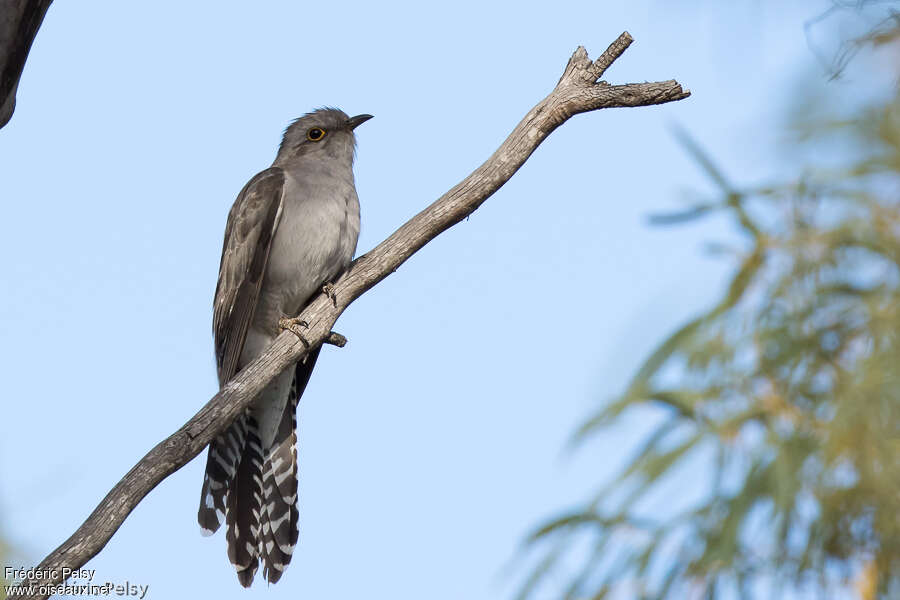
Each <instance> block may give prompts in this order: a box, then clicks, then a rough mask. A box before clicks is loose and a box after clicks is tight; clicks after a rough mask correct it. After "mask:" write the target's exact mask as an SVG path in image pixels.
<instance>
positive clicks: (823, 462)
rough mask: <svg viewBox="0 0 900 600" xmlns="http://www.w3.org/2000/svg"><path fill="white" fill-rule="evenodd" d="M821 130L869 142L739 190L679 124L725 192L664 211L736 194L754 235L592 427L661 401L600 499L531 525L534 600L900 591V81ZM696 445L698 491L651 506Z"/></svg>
mask: <svg viewBox="0 0 900 600" xmlns="http://www.w3.org/2000/svg"><path fill="white" fill-rule="evenodd" d="M886 35H887V34H886V33H885V32H883V31H879V32H878V36H879V37H878V40H877V41H878V42H879V43H884V38H885V36H886ZM894 39H896V34H895V38H894ZM804 130H805V132H806V137H807V138H808V140H809V141H812V142H814V143H818V144H834V143H835V142H837V144H838V145H837V146H836V147H838V148H843V149H847V148H857V149H859V151H858V152H857V153H856V155H855V156H849V157H848V156H846V155H847V154H849V152H846V151H845V152H843V154H845V158H844V161H843V162H842V163H840V164H839V165H838V166H835V165H834V164H830V165H829V166H828V168H824V167H822V168H816V167H817V165H815V164H813V165H811V166H810V167H809V168H808V169H806V170H805V172H804V173H803V174H802V175H801V176H798V177H797V178H796V179H795V180H793V181H789V182H786V183H782V184H777V185H768V186H764V187H758V188H754V189H747V190H739V189H737V188H735V187H733V186H732V184H731V183H729V181H728V179H727V178H726V177H725V176H724V175H723V174H722V173H721V172H720V171H719V170H718V168H717V167H716V166H715V162H714V161H713V160H712V159H711V158H709V157H708V156H707V155H706V154H705V153H704V152H703V151H702V150H701V149H700V148H699V146H697V144H695V143H694V142H693V141H692V140H691V139H690V138H689V137H688V136H686V135H684V134H681V138H682V141H683V143H684V146H685V148H686V149H687V151H688V152H689V153H690V154H691V155H693V157H694V158H695V159H696V161H697V163H698V164H699V165H700V166H701V167H702V168H703V169H704V170H705V172H706V173H707V174H708V175H709V177H710V179H711V181H712V182H713V183H714V184H715V185H716V187H717V188H718V189H720V190H721V193H720V195H719V197H718V198H715V199H712V200H704V201H702V202H699V203H698V204H696V206H694V207H692V208H690V209H689V210H687V211H684V212H682V213H678V214H673V215H665V216H662V217H656V218H655V219H654V220H655V222H657V223H663V224H670V223H678V222H683V221H690V220H693V219H697V218H701V217H703V216H704V215H708V214H712V213H715V212H724V213H726V214H728V215H730V216H731V217H732V218H733V219H734V222H735V224H736V226H737V227H738V229H739V231H740V232H741V235H742V237H743V238H744V239H745V240H746V244H745V248H746V250H745V251H743V252H742V258H741V259H740V263H739V265H738V268H737V271H736V274H735V275H734V277H733V279H732V281H731V283H730V286H729V287H728V289H727V292H726V294H725V297H724V298H723V299H721V300H720V301H719V302H718V303H717V304H716V305H715V306H714V307H713V308H712V309H711V310H709V311H708V312H707V313H706V314H704V315H702V316H700V317H699V318H697V319H695V320H693V321H691V322H690V323H688V324H687V325H685V326H684V327H682V328H681V329H680V330H678V331H677V332H675V333H674V334H673V335H672V336H671V337H669V338H668V339H667V340H665V341H664V342H663V343H662V344H661V345H660V346H659V348H658V349H657V350H656V351H655V352H654V353H653V354H652V355H651V356H650V357H649V358H647V360H646V361H645V362H644V364H643V366H642V367H641V368H640V370H639V371H638V373H637V374H636V375H635V377H634V378H633V380H632V381H631V383H630V385H629V386H628V389H627V390H626V391H625V393H624V394H623V395H622V396H621V397H619V398H616V399H615V400H614V401H612V402H611V403H609V404H608V405H606V406H605V407H604V408H603V409H602V410H601V411H600V412H598V413H597V414H596V415H594V416H592V417H591V418H590V419H588V420H587V421H586V422H585V423H584V425H583V426H582V427H581V428H580V429H579V430H578V432H577V433H576V441H577V442H581V441H584V440H586V439H588V438H591V437H592V436H596V435H599V434H601V433H602V432H603V431H604V429H605V428H606V427H609V426H611V425H615V424H616V423H618V422H620V418H621V417H622V416H623V415H624V413H626V412H628V411H632V410H635V409H636V408H637V407H647V406H651V407H657V408H658V409H659V412H661V413H662V414H664V417H663V418H662V419H661V420H660V422H659V424H658V425H657V426H656V429H655V430H654V431H653V432H651V433H650V435H649V436H648V437H647V439H645V440H644V441H643V443H642V445H641V447H640V448H639V451H638V452H637V453H636V454H635V456H634V458H633V459H632V460H631V461H630V463H629V464H628V465H627V467H626V468H625V470H624V471H623V472H622V473H621V474H620V475H619V476H618V477H616V478H615V479H614V480H613V481H612V482H610V483H609V484H608V485H607V486H605V487H603V488H602V489H601V490H600V491H599V492H598V493H597V495H596V497H595V498H593V499H592V500H590V501H588V502H587V503H585V504H584V505H583V506H580V507H578V508H577V509H575V510H572V511H571V512H569V513H567V514H565V515H562V516H560V517H559V518H557V519H554V520H552V521H550V522H548V523H546V524H544V525H543V526H542V527H540V528H539V529H538V530H537V531H535V532H534V533H533V534H532V536H531V537H530V538H529V540H528V546H529V548H531V549H533V550H535V551H538V552H542V553H543V555H542V557H541V563H540V564H539V566H538V568H537V569H536V570H535V571H534V574H533V576H532V577H531V578H530V579H529V580H528V581H527V582H526V583H525V585H524V587H523V589H522V592H521V597H522V598H525V597H529V596H533V595H534V594H535V592H536V590H538V589H539V588H540V586H541V585H543V584H545V583H546V582H548V581H550V580H551V579H552V575H551V574H552V573H556V575H557V579H556V581H559V578H560V577H562V578H563V579H564V580H565V581H566V584H565V585H566V586H567V587H566V590H565V592H564V594H563V596H564V597H565V598H605V597H608V596H611V595H616V594H619V596H618V597H623V596H622V594H624V597H628V598H632V597H634V598H684V597H693V598H699V597H709V598H714V597H721V596H723V595H725V594H726V593H727V594H728V595H727V596H724V597H734V596H735V595H737V596H739V597H757V592H758V590H759V589H760V588H758V587H754V586H758V585H760V582H764V585H768V586H773V587H774V594H775V597H778V596H780V591H781V590H782V589H804V590H807V591H809V590H818V593H817V594H816V595H817V596H818V594H821V597H827V596H828V595H829V588H830V587H831V586H835V585H836V586H841V587H844V588H850V589H854V590H855V591H856V593H857V594H858V595H859V596H860V597H863V598H874V597H880V598H888V597H891V598H898V597H900V193H898V192H900V95H897V96H894V97H892V98H888V99H887V100H885V101H883V102H881V103H879V104H876V105H874V106H869V107H867V108H864V109H861V110H859V111H858V112H857V113H856V114H853V115H850V116H849V117H847V116H846V115H845V116H842V118H840V119H834V118H832V119H826V120H816V121H809V122H807V123H805V126H804ZM698 456H707V457H709V456H711V457H713V459H714V460H713V461H712V463H713V468H712V477H711V481H710V484H709V490H708V494H706V495H705V498H704V499H703V500H702V501H701V502H700V503H699V504H698V505H695V506H693V507H691V508H690V509H689V510H686V511H685V512H683V513H680V514H666V515H662V517H661V518H647V517H646V516H642V515H640V512H639V511H637V510H635V509H634V506H635V505H636V504H638V503H639V502H641V501H642V500H644V499H646V498H648V497H652V495H653V494H654V493H659V490H660V487H661V485H662V484H663V483H664V482H665V480H666V478H667V477H668V478H672V477H678V475H679V473H683V472H684V469H686V468H690V465H691V464H695V463H694V462H692V461H696V460H697V458H698ZM573 549H577V551H576V550H573ZM573 563H580V567H579V568H576V569H575V570H574V571H572V570H571V569H569V570H568V571H569V572H567V573H565V574H563V575H560V573H562V572H564V571H566V567H571V566H572V565H573ZM768 589H771V588H768ZM726 590H727V592H726ZM832 591H833V589H832ZM766 597H770V596H766Z"/></svg>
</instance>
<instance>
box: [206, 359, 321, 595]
mask: <svg viewBox="0 0 900 600" xmlns="http://www.w3.org/2000/svg"><path fill="white" fill-rule="evenodd" d="M318 354H319V350H318V349H316V350H315V351H313V352H312V353H311V354H310V355H309V356H308V357H307V359H306V360H305V361H303V362H301V363H300V364H298V365H297V367H296V369H295V372H294V377H293V380H292V384H291V389H290V397H289V398H288V403H287V405H286V406H285V408H284V411H283V412H282V415H281V418H280V420H279V421H278V429H277V431H276V432H275V436H274V439H273V440H272V444H271V446H270V447H269V448H267V449H266V450H265V451H263V449H262V446H261V443H260V438H259V431H258V429H259V426H258V423H257V419H256V418H255V416H254V413H253V410H252V409H251V410H250V411H249V412H248V413H246V414H245V415H243V416H242V417H240V418H238V419H237V421H235V422H234V423H233V424H232V425H231V427H229V429H228V430H227V431H226V432H225V433H224V434H222V435H220V436H219V437H217V438H216V440H215V441H214V442H213V443H212V444H211V445H210V448H209V455H208V457H207V464H206V476H205V478H204V481H203V488H202V491H201V500H200V509H199V510H198V512H197V520H198V522H199V523H200V527H201V528H202V529H203V533H204V534H205V535H211V534H213V533H215V531H216V530H218V529H219V527H220V526H221V525H222V522H223V521H224V522H225V524H226V533H225V539H226V540H227V543H228V559H229V560H230V561H231V564H232V565H233V566H234V568H235V570H236V571H237V576H238V580H239V581H240V583H241V585H243V586H244V587H250V585H251V584H252V583H253V578H254V576H255V575H256V571H257V569H258V568H259V561H260V560H262V563H263V577H264V578H265V579H266V581H268V582H269V583H275V582H277V581H278V580H279V579H281V575H282V574H283V573H284V570H285V569H286V568H287V566H288V565H289V564H290V562H291V558H292V556H293V553H294V548H295V547H296V545H297V540H298V538H299V518H300V513H299V511H298V509H297V489H298V481H297V475H298V468H297V404H298V402H299V400H300V396H301V395H302V394H303V390H304V389H305V388H306V384H307V382H308V381H309V377H310V375H311V374H312V369H313V366H314V365H315V361H316V359H317V358H318Z"/></svg>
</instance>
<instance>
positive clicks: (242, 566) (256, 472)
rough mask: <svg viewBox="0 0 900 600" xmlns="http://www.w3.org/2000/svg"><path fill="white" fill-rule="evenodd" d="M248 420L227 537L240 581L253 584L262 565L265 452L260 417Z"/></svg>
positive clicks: (231, 498)
mask: <svg viewBox="0 0 900 600" xmlns="http://www.w3.org/2000/svg"><path fill="white" fill-rule="evenodd" d="M246 424H247V425H246V428H247V437H246V444H245V445H244V452H243V454H242V455H241V459H240V464H238V467H237V471H236V472H235V475H234V479H233V480H232V486H231V488H230V489H229V490H228V498H227V500H226V511H225V524H226V525H227V530H226V532H225V539H226V541H227V542H228V559H229V560H230V561H231V564H232V565H234V568H235V570H236V571H237V576H238V581H240V582H241V585H242V586H244V587H250V584H251V583H253V576H254V575H255V574H256V569H257V568H258V567H259V539H260V538H259V533H260V528H259V521H260V513H261V512H262V511H261V507H262V468H263V453H262V447H261V445H260V441H259V433H258V426H257V423H256V419H254V418H253V417H252V416H250V415H248V416H247V417H246Z"/></svg>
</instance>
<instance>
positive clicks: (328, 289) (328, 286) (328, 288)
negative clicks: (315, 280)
mask: <svg viewBox="0 0 900 600" xmlns="http://www.w3.org/2000/svg"><path fill="white" fill-rule="evenodd" d="M322 291H323V292H325V295H326V296H328V297H329V298H330V299H331V303H332V304H333V305H334V307H335V308H337V294H336V293H335V291H334V284H333V283H331V282H330V281H326V282H325V285H323V286H322Z"/></svg>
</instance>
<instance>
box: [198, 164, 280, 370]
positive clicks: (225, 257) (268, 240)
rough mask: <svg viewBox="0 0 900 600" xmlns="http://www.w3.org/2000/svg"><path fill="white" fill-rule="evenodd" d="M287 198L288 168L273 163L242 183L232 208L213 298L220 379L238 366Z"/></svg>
mask: <svg viewBox="0 0 900 600" xmlns="http://www.w3.org/2000/svg"><path fill="white" fill-rule="evenodd" d="M283 198H284V171H282V170H281V169H280V168H278V167H271V168H269V169H266V170H265V171H262V172H261V173H259V174H257V175H256V176H255V177H253V179H251V180H250V181H249V182H248V183H247V185H245V186H244V189H243V190H241V193H240V194H238V197H237V200H235V202H234V205H233V206H232V207H231V212H229V213H228V223H227V225H226V226H225V242H224V243H223V245H222V259H221V262H220V264H219V281H218V283H217V285H216V296H215V301H214V303H213V334H214V336H215V341H216V367H217V369H218V373H219V385H225V384H226V383H227V382H228V380H229V379H231V378H232V377H234V374H235V373H236V372H237V370H238V360H239V359H240V356H241V351H242V350H243V348H244V340H245V339H246V337H247V330H248V328H249V326H250V321H251V320H252V319H253V311H254V310H255V308H256V301H257V299H258V298H259V290H260V288H261V287H262V281H263V275H265V272H266V265H267V264H268V260H269V251H270V250H271V247H272V239H273V238H274V237H275V230H276V229H277V228H278V222H279V220H280V218H281V208H282V202H283Z"/></svg>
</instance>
